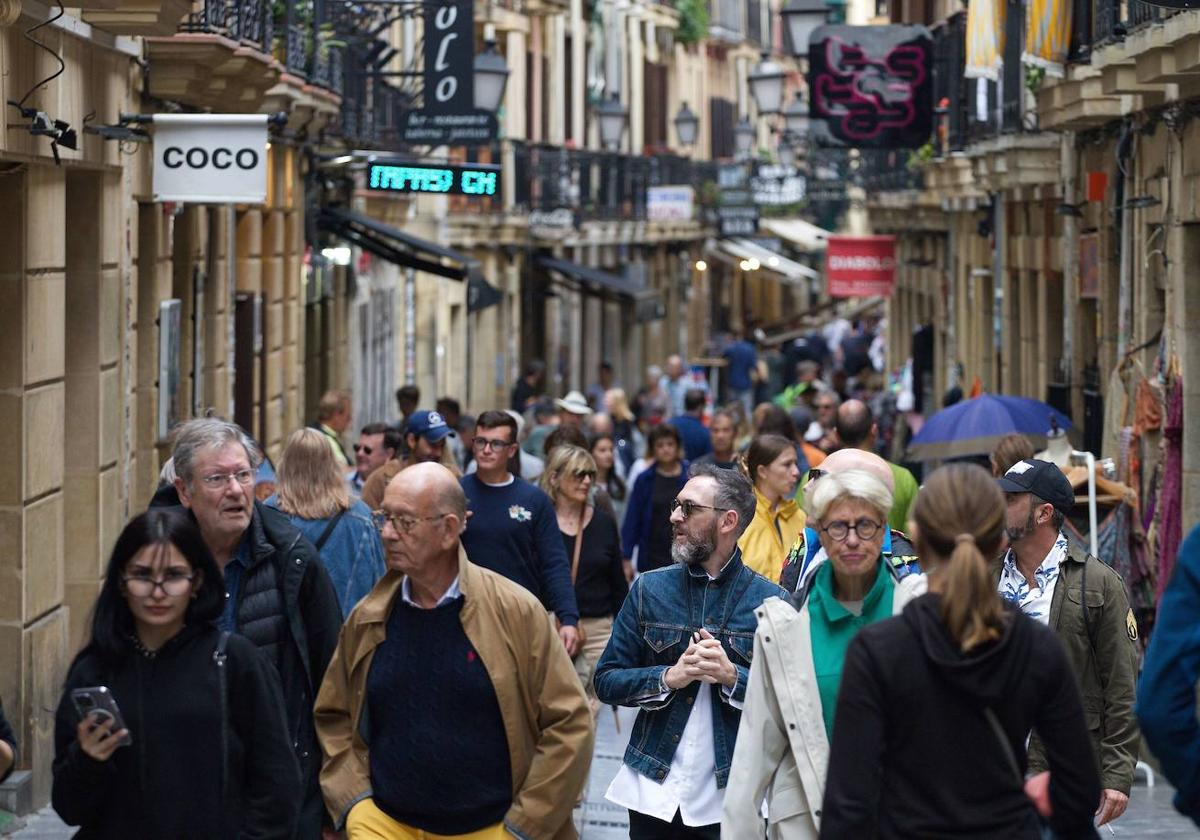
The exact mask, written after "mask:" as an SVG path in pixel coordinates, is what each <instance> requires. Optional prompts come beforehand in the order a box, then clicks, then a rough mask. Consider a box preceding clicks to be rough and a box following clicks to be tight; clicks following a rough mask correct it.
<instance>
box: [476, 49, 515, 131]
mask: <svg viewBox="0 0 1200 840" xmlns="http://www.w3.org/2000/svg"><path fill="white" fill-rule="evenodd" d="M508 73H509V70H508V65H507V64H505V63H504V56H502V55H500V53H499V52H497V51H496V41H495V39H493V38H489V39H488V40H487V41H486V42H485V43H484V47H483V52H481V53H480V54H479V55H477V56H475V109H476V110H477V111H487V112H488V113H495V111H496V109H498V108H499V107H500V103H501V102H503V101H504V88H505V86H506V85H507V84H508Z"/></svg>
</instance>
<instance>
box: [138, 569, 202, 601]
mask: <svg viewBox="0 0 1200 840" xmlns="http://www.w3.org/2000/svg"><path fill="white" fill-rule="evenodd" d="M195 579H196V576H195V575H194V574H190V575H185V574H183V573H181V572H167V573H166V574H164V575H163V576H162V577H161V578H156V577H151V576H150V575H139V574H132V575H125V577H123V578H121V580H122V581H124V583H125V588H126V589H127V590H129V594H130V595H135V596H137V597H139V598H145V597H146V596H148V595H153V594H154V591H155V590H156V589H160V588H161V589H162V591H163V594H164V595H168V596H170V597H172V598H173V597H175V596H177V595H183V594H185V593H186V592H187V591H188V589H190V588H191V585H192V581H193V580H195Z"/></svg>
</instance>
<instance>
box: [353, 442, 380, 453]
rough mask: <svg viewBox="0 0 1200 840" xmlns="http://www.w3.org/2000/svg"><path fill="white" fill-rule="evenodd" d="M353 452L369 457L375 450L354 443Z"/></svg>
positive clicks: (362, 444)
mask: <svg viewBox="0 0 1200 840" xmlns="http://www.w3.org/2000/svg"><path fill="white" fill-rule="evenodd" d="M354 451H355V452H361V453H362V454H364V455H370V454H371V453H372V452H374V451H375V450H374V449H372V448H371V447H369V446H367V445H366V444H364V443H356V444H354Z"/></svg>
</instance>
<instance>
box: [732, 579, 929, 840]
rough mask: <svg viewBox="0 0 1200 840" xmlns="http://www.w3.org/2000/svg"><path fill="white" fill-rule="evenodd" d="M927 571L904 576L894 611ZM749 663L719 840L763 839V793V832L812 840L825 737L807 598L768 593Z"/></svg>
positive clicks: (919, 588) (918, 588) (817, 824)
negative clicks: (797, 603) (796, 602)
mask: <svg viewBox="0 0 1200 840" xmlns="http://www.w3.org/2000/svg"><path fill="white" fill-rule="evenodd" d="M926 585H927V582H926V579H925V576H924V575H908V576H907V577H905V578H903V579H902V580H901V581H900V582H899V583H897V584H896V589H895V591H894V592H893V593H892V614H893V615H899V614H900V612H901V610H903V609H904V607H905V605H907V604H908V602H909V601H911V600H912V599H913V598H916V597H919V596H920V595H924V594H925V590H926ZM755 612H756V613H757V615H758V630H757V631H756V632H755V634H754V655H753V657H752V661H753V663H754V664H753V665H752V666H751V667H750V680H749V683H748V684H747V686H746V706H745V708H744V709H743V710H742V722H741V724H740V725H739V726H738V735H737V745H736V746H735V747H734V751H733V765H732V766H731V767H730V768H729V785H728V786H727V787H726V788H725V805H724V816H723V817H722V820H721V840H751V838H754V840H760V839H761V838H762V837H763V836H764V825H763V821H762V818H761V817H760V816H759V814H760V811H759V808H760V807H761V803H762V801H763V797H764V795H765V797H766V802H767V823H766V826H765V830H766V836H767V837H770V838H771V839H772V840H810V838H811V840H816V838H817V835H818V834H819V833H820V829H821V801H822V800H823V799H824V797H825V775H826V771H827V770H828V769H829V739H828V738H827V737H826V736H825V723H824V719H823V718H822V716H821V696H820V694H818V692H817V675H816V672H815V671H814V670H813V658H812V636H811V634H810V632H809V621H810V620H811V617H810V614H809V611H808V601H805V602H804V605H803V606H802V607H801V608H800V610H799V612H797V610H796V608H795V607H794V606H793V605H792V603H791V602H790V601H787V600H784V599H781V598H768V599H767V600H766V601H764V602H763V604H762V606H761V607H759V608H758V609H757V610H756V611H755Z"/></svg>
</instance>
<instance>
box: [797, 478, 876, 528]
mask: <svg viewBox="0 0 1200 840" xmlns="http://www.w3.org/2000/svg"><path fill="white" fill-rule="evenodd" d="M845 501H857V502H862V503H864V504H867V505H870V506H871V507H873V508H875V511H876V513H878V514H879V517H880V518H881V519H884V520H886V519H887V517H888V513H890V512H891V510H892V501H893V497H892V491H891V490H888V488H887V485H886V484H884V483H883V482H882V481H880V480H879V479H878V478H877V477H876V476H874V475H872V474H871V473H869V472H867V471H866V470H845V471H844V472H835V473H828V474H826V475H823V476H821V477H820V478H819V479H818V480H817V483H816V486H815V487H813V491H812V495H811V496H809V498H808V515H809V518H811V519H815V520H817V521H823V520H824V519H825V515H826V514H827V513H829V509H830V508H832V507H833V506H834V505H836V504H838V503H839V502H845Z"/></svg>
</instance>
